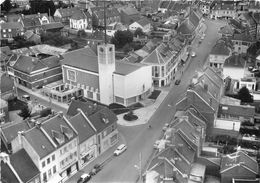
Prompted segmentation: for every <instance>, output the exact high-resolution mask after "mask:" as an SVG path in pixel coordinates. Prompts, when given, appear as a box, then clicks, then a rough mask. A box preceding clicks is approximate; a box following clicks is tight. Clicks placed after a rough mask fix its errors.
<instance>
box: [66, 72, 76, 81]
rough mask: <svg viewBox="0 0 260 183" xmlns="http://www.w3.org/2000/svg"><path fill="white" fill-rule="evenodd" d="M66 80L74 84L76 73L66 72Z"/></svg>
mask: <svg viewBox="0 0 260 183" xmlns="http://www.w3.org/2000/svg"><path fill="white" fill-rule="evenodd" d="M67 78H68V80H69V81H73V82H76V72H75V71H73V70H67Z"/></svg>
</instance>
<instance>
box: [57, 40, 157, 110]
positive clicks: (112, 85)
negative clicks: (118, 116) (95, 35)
mask: <svg viewBox="0 0 260 183" xmlns="http://www.w3.org/2000/svg"><path fill="white" fill-rule="evenodd" d="M63 57H64V59H63V61H62V72H63V83H66V85H68V86H70V88H80V89H82V90H83V92H84V97H86V98H89V99H91V100H94V101H98V102H101V103H103V104H106V105H109V104H111V103H119V104H122V105H125V106H129V105H131V104H134V103H136V102H139V101H141V100H143V99H144V98H146V97H147V96H148V95H149V94H150V92H151V91H152V78H151V76H152V74H151V73H152V69H151V67H150V66H146V65H143V64H131V63H126V62H120V61H115V48H114V45H111V44H103V45H99V46H98V56H97V55H96V54H95V53H94V52H93V51H92V50H91V49H90V48H89V47H86V48H82V49H78V50H74V51H71V52H67V53H65V54H64V55H63ZM72 60H73V62H72ZM140 78H142V79H141V80H140Z"/></svg>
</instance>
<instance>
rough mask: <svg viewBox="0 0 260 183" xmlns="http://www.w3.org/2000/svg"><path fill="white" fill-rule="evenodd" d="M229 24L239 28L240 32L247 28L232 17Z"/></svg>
mask: <svg viewBox="0 0 260 183" xmlns="http://www.w3.org/2000/svg"><path fill="white" fill-rule="evenodd" d="M229 25H231V26H232V27H234V28H235V29H236V30H239V31H240V32H242V31H244V30H245V29H246V27H245V26H243V25H242V24H241V23H240V22H239V21H238V20H236V19H230V20H229Z"/></svg>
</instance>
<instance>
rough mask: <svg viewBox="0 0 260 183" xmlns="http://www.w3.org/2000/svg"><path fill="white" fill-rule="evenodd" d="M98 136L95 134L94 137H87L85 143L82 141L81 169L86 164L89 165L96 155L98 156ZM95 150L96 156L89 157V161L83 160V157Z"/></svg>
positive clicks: (80, 148)
mask: <svg viewBox="0 0 260 183" xmlns="http://www.w3.org/2000/svg"><path fill="white" fill-rule="evenodd" d="M96 143H97V136H96V135H93V136H92V137H90V138H89V139H87V140H86V141H84V142H83V143H81V144H80V145H79V146H80V147H79V156H80V157H79V166H80V169H81V168H83V167H84V166H86V165H88V164H89V163H90V162H91V161H93V160H94V159H95V158H96V157H97V155H98V154H97V146H96ZM91 152H93V153H94V156H93V157H92V158H91V159H89V161H88V162H85V163H84V161H83V160H82V158H84V157H85V156H86V155H87V154H89V153H91Z"/></svg>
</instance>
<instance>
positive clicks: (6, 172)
mask: <svg viewBox="0 0 260 183" xmlns="http://www.w3.org/2000/svg"><path fill="white" fill-rule="evenodd" d="M1 181H2V182H3V183H5V182H6V183H9V182H11V183H20V181H19V180H18V179H17V178H16V175H15V174H14V172H13V170H12V169H11V168H10V166H9V165H8V164H7V163H4V161H1Z"/></svg>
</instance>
